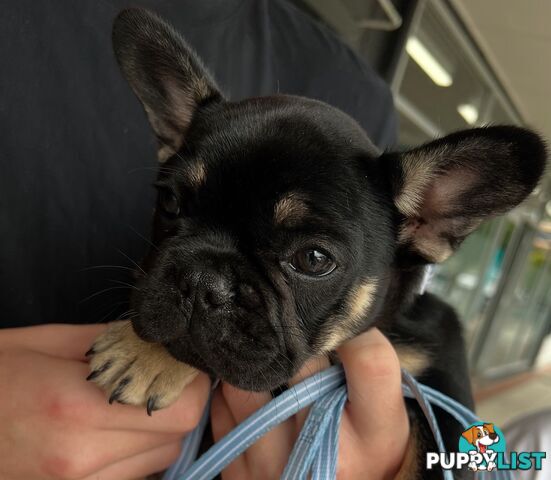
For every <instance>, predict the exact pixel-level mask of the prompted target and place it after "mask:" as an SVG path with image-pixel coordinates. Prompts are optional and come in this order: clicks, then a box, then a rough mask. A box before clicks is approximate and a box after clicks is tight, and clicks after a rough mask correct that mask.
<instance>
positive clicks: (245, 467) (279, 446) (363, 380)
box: [211, 329, 410, 480]
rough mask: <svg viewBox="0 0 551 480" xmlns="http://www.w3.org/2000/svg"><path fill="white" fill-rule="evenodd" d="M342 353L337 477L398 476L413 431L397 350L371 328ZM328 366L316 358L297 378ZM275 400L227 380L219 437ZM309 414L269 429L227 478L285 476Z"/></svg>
mask: <svg viewBox="0 0 551 480" xmlns="http://www.w3.org/2000/svg"><path fill="white" fill-rule="evenodd" d="M338 353H339V356H340V359H341V361H342V364H343V366H344V369H345V371H346V379H347V385H348V402H347V403H346V406H345V409H344V412H343V417H342V422H341V429H340V437H339V455H338V466H337V477H338V478H339V479H340V480H342V479H345V480H349V479H365V478H370V479H374V480H376V479H390V478H396V476H397V475H398V474H399V473H398V472H399V471H400V468H401V465H402V463H403V461H404V457H405V454H406V449H407V445H408V440H409V433H410V428H409V420H408V416H407V412H406V407H405V403H404V399H403V397H402V390H401V376H400V364H399V362H398V357H397V355H396V352H395V351H394V348H393V347H392V345H391V344H390V342H389V341H388V340H387V339H386V337H384V335H383V334H382V333H381V332H380V331H379V330H377V329H371V330H369V331H368V332H366V333H364V334H362V335H360V336H358V337H356V338H354V339H352V340H350V341H349V342H347V343H346V344H345V345H343V346H342V347H341V348H340V349H339V351H338ZM327 366H329V363H328V361H327V360H326V359H316V360H314V361H311V362H309V364H308V365H306V366H305V367H304V368H303V369H302V370H301V372H300V373H299V375H298V376H297V378H295V379H294V381H293V383H296V382H298V381H300V380H301V379H303V378H305V377H306V376H309V375H311V374H312V373H313V372H314V370H320V369H323V368H326V367H327ZM270 400H271V396H270V394H269V393H251V392H245V391H243V390H239V389H237V388H235V387H232V386H231V385H228V384H223V385H222V388H220V389H218V390H217V392H216V395H215V397H214V399H213V404H212V411H211V422H212V428H213V434H214V439H215V441H216V440H218V439H219V438H221V437H222V436H223V435H225V434H226V433H228V432H229V431H230V430H231V429H233V428H234V427H235V426H236V425H237V424H238V423H240V422H242V421H243V420H244V419H245V418H247V417H248V416H249V415H251V414H252V413H253V412H254V411H256V410H257V409H258V408H260V407H261V406H262V405H264V404H265V403H267V402H269V401H270ZM306 416H307V412H306V411H303V412H300V413H299V414H298V415H296V416H295V417H293V418H291V419H289V420H287V421H286V422H284V423H283V424H281V425H279V426H277V427H276V428H275V429H273V430H272V431H270V432H268V433H267V434H266V435H265V436H264V437H263V438H261V439H260V440H259V441H258V442H257V443H255V444H254V445H253V446H251V447H250V448H249V449H248V450H247V451H246V452H245V453H244V454H243V455H241V456H240V457H239V458H237V459H236V460H235V461H234V462H233V463H232V464H231V465H229V466H228V467H227V468H226V470H225V471H224V472H223V474H222V477H223V479H224V480H233V479H239V480H246V479H256V478H265V479H272V478H273V479H275V478H279V477H280V475H281V473H282V471H283V469H284V468H285V465H286V464H287V460H288V458H289V454H290V453H291V450H292V448H293V445H294V442H295V440H296V438H297V436H298V434H299V432H300V430H301V428H302V425H303V424H304V420H305V419H306Z"/></svg>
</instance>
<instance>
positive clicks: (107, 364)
mask: <svg viewBox="0 0 551 480" xmlns="http://www.w3.org/2000/svg"><path fill="white" fill-rule="evenodd" d="M111 363H112V362H111V360H108V361H107V362H105V363H104V364H103V365H102V366H101V367H99V368H97V369H96V370H94V371H93V372H92V373H91V374H90V375H88V376H87V377H86V380H94V378H97V377H98V376H99V375H101V374H102V373H103V372H105V371H106V370H108V369H109V368H110V367H111Z"/></svg>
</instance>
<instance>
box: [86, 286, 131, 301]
mask: <svg viewBox="0 0 551 480" xmlns="http://www.w3.org/2000/svg"><path fill="white" fill-rule="evenodd" d="M111 290H129V288H128V287H123V286H118V287H109V288H104V289H103V290H100V291H99V292H96V293H93V294H92V295H89V296H88V297H86V298H85V299H84V300H81V301H80V302H78V303H79V305H80V304H81V303H85V302H88V301H89V300H92V298H95V297H97V296H98V295H101V294H103V293H107V292H110V291H111Z"/></svg>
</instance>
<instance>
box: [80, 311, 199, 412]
mask: <svg viewBox="0 0 551 480" xmlns="http://www.w3.org/2000/svg"><path fill="white" fill-rule="evenodd" d="M88 355H89V356H90V357H91V358H90V370H91V373H90V375H89V376H88V380H92V381H94V382H95V383H97V384H98V385H99V386H100V387H102V388H103V389H104V390H106V391H107V393H108V395H109V403H113V402H115V401H116V402H120V403H127V404H130V405H144V406H145V407H146V408H147V413H148V414H149V415H151V413H152V412H153V411H154V410H158V409H160V408H165V407H168V406H169V405H170V404H172V403H173V402H174V401H175V400H176V399H177V398H178V396H179V395H180V393H181V392H182V390H183V389H184V387H185V386H186V385H187V384H188V383H190V382H191V381H192V380H193V379H194V378H195V377H196V376H197V373H198V371H197V370H196V369H195V368H193V367H190V366H189V365H187V364H185V363H182V362H179V361H177V360H176V359H175V358H173V357H172V356H171V355H170V354H169V353H168V352H167V351H166V350H165V349H164V348H163V347H162V346H161V345H158V344H155V343H149V342H145V341H143V340H142V339H140V338H139V337H138V336H137V335H136V333H135V332H134V330H133V329H132V325H131V323H130V322H129V321H119V322H114V323H112V324H110V325H109V327H108V328H107V330H106V331H105V333H103V334H102V335H100V336H99V337H98V338H97V339H96V341H95V342H94V345H93V346H92V348H91V349H90V350H89V351H88Z"/></svg>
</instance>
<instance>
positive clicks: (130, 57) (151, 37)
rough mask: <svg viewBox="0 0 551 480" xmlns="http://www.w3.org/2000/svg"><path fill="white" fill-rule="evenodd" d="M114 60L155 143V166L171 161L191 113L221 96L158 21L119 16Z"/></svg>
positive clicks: (131, 13)
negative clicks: (142, 107)
mask: <svg viewBox="0 0 551 480" xmlns="http://www.w3.org/2000/svg"><path fill="white" fill-rule="evenodd" d="M113 48H114V50H115V56H116V58H117V61H118V63H119V65H120V67H121V70H122V73H123V74H124V76H125V78H126V80H128V83H130V86H131V87H132V90H134V93H135V94H136V95H137V96H138V98H139V99H140V100H141V102H142V104H143V106H144V109H145V111H146V113H147V116H148V118H149V122H150V123H151V126H152V127H153V130H154V131H155V134H156V135H157V138H158V139H159V152H158V156H159V161H161V162H163V161H165V160H166V159H167V158H169V157H170V156H171V155H174V153H176V152H177V151H178V149H179V148H180V147H181V146H182V143H183V141H184V135H185V133H186V130H187V129H188V127H189V125H190V123H191V120H192V118H193V115H194V113H195V111H196V110H197V109H198V108H200V107H201V106H202V105H205V104H207V103H210V102H211V101H220V100H221V99H222V95H221V94H220V92H219V91H218V88H217V87H216V85H215V83H214V81H213V80H212V79H211V78H210V76H209V74H208V73H207V71H206V70H205V68H204V67H203V65H202V64H201V61H200V60H199V59H198V58H197V56H196V55H195V53H194V52H193V50H192V49H191V48H190V47H188V46H187V45H186V43H185V42H184V40H183V39H182V38H181V37H180V35H179V34H178V33H177V32H176V31H175V30H174V29H173V28H172V27H171V26H170V25H168V24H166V23H165V22H164V21H163V20H161V19H160V18H159V17H158V16H157V15H155V14H153V13H151V12H149V11H147V10H145V9H142V8H130V9H127V10H123V11H122V12H121V13H119V15H118V16H117V18H116V19H115V22H114V24H113Z"/></svg>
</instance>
